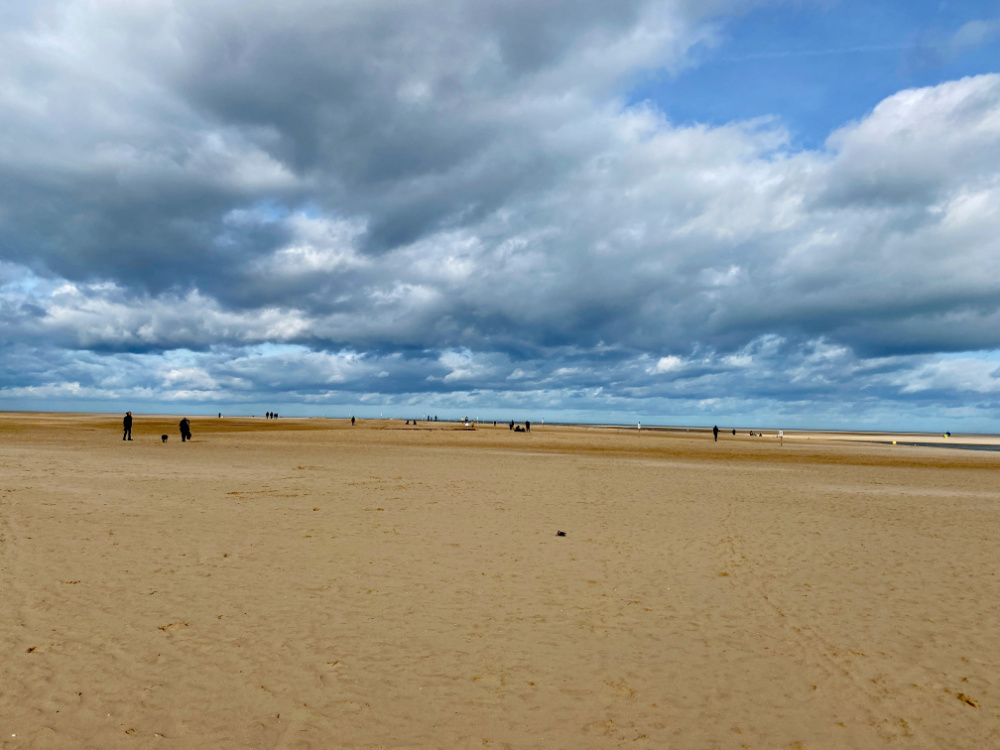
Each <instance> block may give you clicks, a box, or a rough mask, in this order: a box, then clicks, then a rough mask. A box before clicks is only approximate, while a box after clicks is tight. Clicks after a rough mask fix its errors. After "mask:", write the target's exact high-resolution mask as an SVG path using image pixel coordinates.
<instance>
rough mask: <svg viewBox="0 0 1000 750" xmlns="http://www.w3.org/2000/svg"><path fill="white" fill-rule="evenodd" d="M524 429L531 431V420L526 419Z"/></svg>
mask: <svg viewBox="0 0 1000 750" xmlns="http://www.w3.org/2000/svg"><path fill="white" fill-rule="evenodd" d="M524 431H525V432H531V422H529V421H527V420H525V422H524Z"/></svg>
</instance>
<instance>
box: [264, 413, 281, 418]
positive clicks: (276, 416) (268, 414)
mask: <svg viewBox="0 0 1000 750" xmlns="http://www.w3.org/2000/svg"><path fill="white" fill-rule="evenodd" d="M264 416H266V417H267V418H268V419H277V418H278V412H276V411H269V412H267V413H266V414H265V415H264Z"/></svg>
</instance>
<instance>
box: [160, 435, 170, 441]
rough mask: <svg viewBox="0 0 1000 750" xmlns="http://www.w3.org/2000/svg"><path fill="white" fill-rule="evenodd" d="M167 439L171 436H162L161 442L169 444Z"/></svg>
mask: <svg viewBox="0 0 1000 750" xmlns="http://www.w3.org/2000/svg"><path fill="white" fill-rule="evenodd" d="M167 437H169V436H168V435H160V440H162V441H163V442H164V443H165V442H167Z"/></svg>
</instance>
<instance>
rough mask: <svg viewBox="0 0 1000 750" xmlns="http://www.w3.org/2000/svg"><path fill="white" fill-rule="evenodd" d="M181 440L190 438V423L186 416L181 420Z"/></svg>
mask: <svg viewBox="0 0 1000 750" xmlns="http://www.w3.org/2000/svg"><path fill="white" fill-rule="evenodd" d="M180 427H181V442H182V443H183V442H186V441H188V440H190V439H191V423H190V422H189V421H188V418H187V417H184V419H182V420H181V424H180Z"/></svg>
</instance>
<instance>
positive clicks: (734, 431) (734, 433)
mask: <svg viewBox="0 0 1000 750" xmlns="http://www.w3.org/2000/svg"><path fill="white" fill-rule="evenodd" d="M733 437H736V428H735V427H734V428H733Z"/></svg>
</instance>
